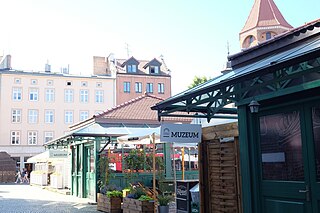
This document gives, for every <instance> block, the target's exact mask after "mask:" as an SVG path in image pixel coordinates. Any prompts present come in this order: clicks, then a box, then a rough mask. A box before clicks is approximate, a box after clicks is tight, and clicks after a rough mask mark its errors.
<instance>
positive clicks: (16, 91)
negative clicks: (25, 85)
mask: <svg viewBox="0 0 320 213" xmlns="http://www.w3.org/2000/svg"><path fill="white" fill-rule="evenodd" d="M12 100H14V101H21V100H22V88H21V87H13V88H12Z"/></svg>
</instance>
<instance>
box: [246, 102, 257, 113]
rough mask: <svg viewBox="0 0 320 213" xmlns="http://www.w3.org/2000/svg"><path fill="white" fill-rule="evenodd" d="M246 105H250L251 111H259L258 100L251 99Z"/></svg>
mask: <svg viewBox="0 0 320 213" xmlns="http://www.w3.org/2000/svg"><path fill="white" fill-rule="evenodd" d="M248 106H249V107H250V112H251V113H258V112H259V106H260V104H259V103H258V101H256V100H254V99H253V100H252V101H251V102H250V104H249V105H248Z"/></svg>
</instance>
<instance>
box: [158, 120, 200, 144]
mask: <svg viewBox="0 0 320 213" xmlns="http://www.w3.org/2000/svg"><path fill="white" fill-rule="evenodd" d="M160 141H163V142H174V143H199V142H201V125H200V124H161V131H160Z"/></svg>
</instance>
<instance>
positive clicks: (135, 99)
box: [95, 92, 164, 117]
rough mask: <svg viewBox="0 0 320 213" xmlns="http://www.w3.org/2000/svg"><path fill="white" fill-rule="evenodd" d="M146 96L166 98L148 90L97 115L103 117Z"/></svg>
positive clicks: (161, 99)
mask: <svg viewBox="0 0 320 213" xmlns="http://www.w3.org/2000/svg"><path fill="white" fill-rule="evenodd" d="M146 97H150V98H154V99H158V100H159V101H163V100H164V99H163V98H161V97H157V96H155V95H151V94H150V93H147V92H146V93H144V94H143V95H140V96H138V97H136V98H133V99H131V100H129V101H126V102H124V103H121V104H119V105H116V106H114V107H111V108H110V109H107V110H106V111H104V112H102V113H100V114H98V115H96V116H95V117H101V116H103V115H106V114H108V113H110V112H112V111H114V110H117V109H120V108H123V107H125V106H128V105H130V104H132V103H134V102H137V101H139V100H141V99H144V98H146Z"/></svg>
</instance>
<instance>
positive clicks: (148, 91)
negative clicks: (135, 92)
mask: <svg viewBox="0 0 320 213" xmlns="http://www.w3.org/2000/svg"><path fill="white" fill-rule="evenodd" d="M146 91H147V93H153V83H147V89H146Z"/></svg>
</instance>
